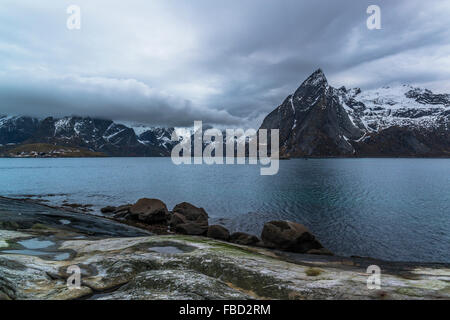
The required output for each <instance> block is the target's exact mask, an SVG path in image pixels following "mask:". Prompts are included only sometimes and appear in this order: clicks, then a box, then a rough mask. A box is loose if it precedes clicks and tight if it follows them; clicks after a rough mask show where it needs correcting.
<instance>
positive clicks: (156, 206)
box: [130, 198, 169, 224]
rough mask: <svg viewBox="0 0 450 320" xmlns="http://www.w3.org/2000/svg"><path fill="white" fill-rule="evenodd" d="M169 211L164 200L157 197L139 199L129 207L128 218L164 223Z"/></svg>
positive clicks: (151, 222)
mask: <svg viewBox="0 0 450 320" xmlns="http://www.w3.org/2000/svg"><path fill="white" fill-rule="evenodd" d="M168 214H169V212H168V210H167V207H166V205H165V203H164V202H162V201H161V200H158V199H147V198H143V199H139V200H138V202H136V203H135V204H134V205H133V206H132V207H131V208H130V218H131V219H134V220H139V221H142V222H145V223H148V224H159V223H166V222H167V216H168Z"/></svg>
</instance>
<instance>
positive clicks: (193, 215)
mask: <svg viewBox="0 0 450 320" xmlns="http://www.w3.org/2000/svg"><path fill="white" fill-rule="evenodd" d="M170 227H171V228H172V229H173V230H175V231H176V232H180V233H183V234H189V235H205V234H206V233H207V232H208V214H207V213H206V211H205V209H203V208H198V207H196V206H194V205H192V204H190V203H187V202H183V203H180V204H177V205H176V206H175V208H173V210H172V216H171V218H170Z"/></svg>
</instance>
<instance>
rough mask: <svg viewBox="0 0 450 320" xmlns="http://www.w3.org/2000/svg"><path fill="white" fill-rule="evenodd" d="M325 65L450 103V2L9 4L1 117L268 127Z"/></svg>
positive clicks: (84, 0) (356, 78)
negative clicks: (377, 16)
mask: <svg viewBox="0 0 450 320" xmlns="http://www.w3.org/2000/svg"><path fill="white" fill-rule="evenodd" d="M373 4H375V5H378V6H379V7H380V9H381V29H379V30H376V29H375V30H369V29H368V28H367V26H366V20H367V18H368V17H369V16H370V14H368V13H367V12H366V10H367V7H368V6H369V5H373ZM70 5H77V6H79V8H80V10H81V11H80V12H81V15H80V17H81V20H80V21H81V24H80V29H73V30H69V29H68V28H67V25H66V23H67V19H68V18H69V16H70V14H68V13H67V8H68V7H69V6H70ZM317 68H322V70H323V71H324V73H325V74H326V76H327V78H328V80H329V83H330V84H331V85H332V86H335V87H341V86H346V87H360V88H363V89H372V88H376V87H381V86H385V85H393V84H412V85H417V86H421V87H427V88H429V89H432V90H433V91H435V92H447V93H450V1H442V0H436V1H433V0H431V1H430V0H428V1H423V0H420V1H418V0H403V1H402V0H396V1H392V0H391V1H389V0H385V1H381V0H372V1H365V0H348V1H346V0H314V1H313V0H309V1H303V0H277V1H274V0H227V1H219V0H152V1H138V0H127V1H125V0H122V1H117V0H95V1H92V0H70V1H66V0H39V1H31V0H27V1H25V0H1V2H0V114H21V115H30V116H37V117H47V116H55V117H62V116H67V115H79V116H91V117H99V118H106V119H112V120H121V121H131V122H139V123H142V124H148V125H158V126H192V125H193V121H194V120H203V122H204V123H208V124H211V125H215V126H218V127H230V128H232V127H244V128H250V127H252V128H257V127H258V126H259V125H260V124H261V122H262V120H263V118H264V117H265V116H266V115H267V114H268V113H269V112H270V111H272V110H273V109H275V108H276V107H277V106H278V105H279V104H281V103H282V101H283V100H284V99H285V97H286V96H288V95H289V94H291V93H292V92H294V91H295V89H296V88H297V87H298V86H299V85H300V84H301V83H302V82H303V81H304V80H305V79H306V78H307V77H308V76H309V75H310V74H311V73H312V72H314V70H316V69H317Z"/></svg>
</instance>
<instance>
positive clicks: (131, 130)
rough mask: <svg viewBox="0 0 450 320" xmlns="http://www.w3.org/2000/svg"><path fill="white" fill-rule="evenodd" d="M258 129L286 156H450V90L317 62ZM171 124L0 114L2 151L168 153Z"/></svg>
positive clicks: (159, 154)
mask: <svg viewBox="0 0 450 320" xmlns="http://www.w3.org/2000/svg"><path fill="white" fill-rule="evenodd" d="M260 129H279V133H280V156H281V157H283V158H288V157H450V94H435V93H433V92H432V91H430V90H428V89H424V88H417V87H412V86H409V85H402V86H393V87H382V88H379V89H373V90H364V91H363V90H361V89H359V88H352V89H347V88H345V87H340V88H338V89H336V88H334V87H332V86H331V85H330V84H329V83H328V80H327V78H326V76H325V74H324V72H323V71H322V70H321V69H318V70H316V71H315V72H313V73H312V74H311V75H310V76H309V77H308V78H307V79H305V80H304V81H303V82H302V84H301V85H300V86H299V87H298V88H297V89H296V90H295V91H294V92H293V93H292V94H290V95H288V96H287V97H286V98H285V99H284V101H283V102H282V104H281V105H279V106H278V107H277V108H275V109H274V110H273V111H272V112H270V113H269V114H268V115H267V116H266V117H265V119H264V121H263V123H262V125H261V126H260ZM174 131H175V128H164V127H148V126H145V125H134V124H132V123H126V122H119V121H112V120H103V119H94V118H90V117H78V116H70V117H63V118H53V117H48V118H43V119H38V118H32V117H27V116H1V115H0V156H1V155H3V156H8V155H9V154H8V150H11V149H13V146H17V145H21V144H36V143H44V144H53V145H58V146H62V147H64V146H67V147H74V148H81V149H83V150H89V151H92V152H100V153H103V154H105V155H106V156H157V157H165V156H170V153H171V150H172V148H173V146H174V145H175V144H176V143H177V142H174V141H171V136H172V133H173V132H174ZM184 131H186V130H184ZM186 132H187V131H186ZM191 134H192V131H191Z"/></svg>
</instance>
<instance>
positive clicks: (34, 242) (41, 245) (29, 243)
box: [0, 238, 70, 261]
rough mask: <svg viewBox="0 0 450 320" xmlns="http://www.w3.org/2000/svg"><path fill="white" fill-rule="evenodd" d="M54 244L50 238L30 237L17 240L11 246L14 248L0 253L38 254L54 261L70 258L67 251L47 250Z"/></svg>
mask: <svg viewBox="0 0 450 320" xmlns="http://www.w3.org/2000/svg"><path fill="white" fill-rule="evenodd" d="M55 245H56V243H55V242H53V241H50V240H42V239H39V238H31V239H25V240H20V241H17V243H16V245H13V246H12V248H14V249H12V248H11V249H9V250H1V251H0V253H7V254H21V255H26V256H39V257H40V258H42V259H45V260H54V261H62V260H66V259H69V258H70V253H69V252H65V251H52V250H51V249H50V250H48V249H49V248H50V247H53V246H55ZM0 247H1V246H0ZM47 250H48V251H47Z"/></svg>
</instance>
